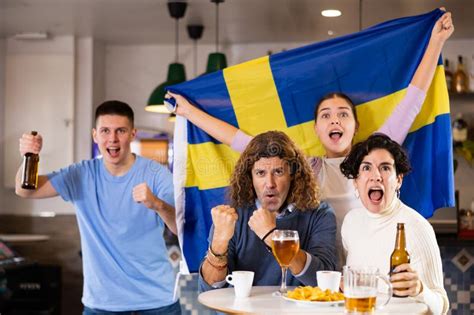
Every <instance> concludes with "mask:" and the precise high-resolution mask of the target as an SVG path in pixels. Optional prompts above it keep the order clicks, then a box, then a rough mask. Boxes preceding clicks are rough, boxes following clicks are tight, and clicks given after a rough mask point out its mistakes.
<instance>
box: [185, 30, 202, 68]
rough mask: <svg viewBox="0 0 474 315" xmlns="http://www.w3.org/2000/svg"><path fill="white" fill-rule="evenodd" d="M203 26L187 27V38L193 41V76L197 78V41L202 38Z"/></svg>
mask: <svg viewBox="0 0 474 315" xmlns="http://www.w3.org/2000/svg"><path fill="white" fill-rule="evenodd" d="M203 31H204V25H200V24H193V25H188V35H189V38H191V39H192V40H193V54H194V76H195V77H197V41H198V39H200V38H201V37H202V32H203Z"/></svg>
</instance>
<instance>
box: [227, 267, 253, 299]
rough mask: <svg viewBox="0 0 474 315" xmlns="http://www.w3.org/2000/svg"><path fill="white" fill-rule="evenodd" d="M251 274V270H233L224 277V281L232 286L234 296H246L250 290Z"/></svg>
mask: <svg viewBox="0 0 474 315" xmlns="http://www.w3.org/2000/svg"><path fill="white" fill-rule="evenodd" d="M253 275H254V272H253V271H234V272H232V274H230V275H227V277H225V281H227V283H229V284H231V285H233V286H234V292H235V297H238V298H243V297H248V296H250V291H251V290H252V283H253Z"/></svg>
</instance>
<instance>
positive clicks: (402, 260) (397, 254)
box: [390, 223, 410, 297]
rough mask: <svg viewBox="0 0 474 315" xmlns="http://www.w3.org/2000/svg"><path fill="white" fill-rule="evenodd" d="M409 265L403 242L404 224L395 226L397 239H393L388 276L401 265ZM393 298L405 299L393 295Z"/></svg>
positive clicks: (408, 256) (404, 241) (404, 242)
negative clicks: (393, 245)
mask: <svg viewBox="0 0 474 315" xmlns="http://www.w3.org/2000/svg"><path fill="white" fill-rule="evenodd" d="M408 263H410V254H408V252H407V248H406V240H405V224H404V223H398V224H397V237H396V239H395V249H394V250H393V252H392V255H391V256H390V274H391V275H392V274H394V272H393V270H394V269H395V268H396V267H397V266H400V265H402V264H408ZM393 296H395V297H407V296H406V295H405V296H400V295H396V294H393Z"/></svg>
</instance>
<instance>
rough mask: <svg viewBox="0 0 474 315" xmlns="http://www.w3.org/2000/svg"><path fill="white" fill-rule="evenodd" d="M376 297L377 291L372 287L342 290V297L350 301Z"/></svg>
mask: <svg viewBox="0 0 474 315" xmlns="http://www.w3.org/2000/svg"><path fill="white" fill-rule="evenodd" d="M376 295H377V289H376V288H372V287H362V286H360V287H356V288H350V289H348V290H344V297H346V298H352V299H361V298H368V297H374V296H376Z"/></svg>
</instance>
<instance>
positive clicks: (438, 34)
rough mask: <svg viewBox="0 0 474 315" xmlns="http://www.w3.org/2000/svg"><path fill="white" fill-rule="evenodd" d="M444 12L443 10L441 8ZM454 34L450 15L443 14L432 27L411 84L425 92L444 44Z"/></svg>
mask: <svg viewBox="0 0 474 315" xmlns="http://www.w3.org/2000/svg"><path fill="white" fill-rule="evenodd" d="M442 9H443V11H444V8H442ZM453 32H454V25H453V21H452V19H451V13H450V12H446V13H444V14H443V15H442V16H441V17H440V18H439V19H438V21H436V24H435V25H434V26H433V30H432V31H431V38H430V42H429V43H428V47H427V48H426V51H425V54H424V55H423V59H421V62H420V64H419V65H418V68H417V69H416V72H415V74H414V75H413V79H412V80H411V84H412V85H414V86H416V87H417V88H419V89H420V90H423V91H424V92H427V91H428V89H429V87H430V85H431V81H432V80H433V76H434V73H435V71H436V66H437V65H438V59H439V55H440V54H441V50H442V49H443V46H444V43H445V42H446V40H447V39H448V38H449V37H450V36H451V34H452V33H453Z"/></svg>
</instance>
